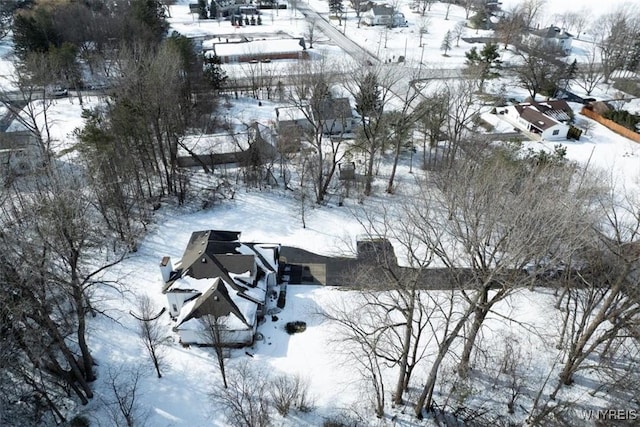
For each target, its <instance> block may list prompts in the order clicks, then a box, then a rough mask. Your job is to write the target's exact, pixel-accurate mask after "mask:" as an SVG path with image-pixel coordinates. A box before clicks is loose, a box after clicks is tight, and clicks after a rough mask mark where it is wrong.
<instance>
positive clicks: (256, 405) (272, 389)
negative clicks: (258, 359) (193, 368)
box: [211, 362, 315, 427]
mask: <svg viewBox="0 0 640 427" xmlns="http://www.w3.org/2000/svg"><path fill="white" fill-rule="evenodd" d="M227 383H228V386H227V387H223V386H222V385H220V386H218V387H216V388H215V389H214V390H213V392H212V393H211V397H212V400H213V402H214V403H216V404H217V405H218V406H220V408H223V410H224V412H225V416H226V418H227V421H228V422H229V424H230V425H236V426H241V425H242V426H255V427H266V426H268V425H270V424H271V409H272V408H273V409H275V410H276V411H277V412H278V414H280V415H281V416H282V417H286V416H288V415H289V414H290V413H291V411H293V410H295V411H298V412H303V413H306V412H312V411H313V410H314V408H315V403H314V399H313V397H312V396H311V395H310V394H309V383H308V381H307V380H305V379H303V378H302V377H300V376H299V375H287V374H280V375H277V376H269V375H267V374H265V373H264V372H259V371H257V370H255V369H253V367H252V366H250V365H249V364H248V363H246V362H244V363H240V364H239V365H238V366H236V367H234V368H233V369H230V370H229V374H228V375H227Z"/></svg>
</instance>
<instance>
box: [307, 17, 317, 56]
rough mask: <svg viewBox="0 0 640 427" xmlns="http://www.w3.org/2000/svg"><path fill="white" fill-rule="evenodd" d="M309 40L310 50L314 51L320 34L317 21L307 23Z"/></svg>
mask: <svg viewBox="0 0 640 427" xmlns="http://www.w3.org/2000/svg"><path fill="white" fill-rule="evenodd" d="M305 36H306V37H307V40H309V49H313V42H315V41H317V40H318V34H317V32H316V21H315V20H312V21H309V22H308V23H307V31H306V32H305Z"/></svg>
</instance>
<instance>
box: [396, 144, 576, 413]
mask: <svg viewBox="0 0 640 427" xmlns="http://www.w3.org/2000/svg"><path fill="white" fill-rule="evenodd" d="M484 151H485V150H482V149H478V151H474V152H470V151H467V152H466V153H465V154H466V156H465V159H463V160H459V161H457V162H456V164H455V166H454V167H453V168H452V170H449V171H448V172H447V173H446V174H443V176H442V177H440V179H439V180H437V181H436V182H435V185H436V186H437V188H438V189H439V191H438V192H437V193H435V194H434V192H433V191H432V192H431V193H432V194H431V195H428V197H424V196H423V197H424V198H423V200H421V201H420V202H419V204H416V206H415V207H414V208H413V209H410V210H409V212H410V213H411V215H413V219H411V220H407V222H410V223H411V224H412V226H413V227H414V229H415V231H414V233H416V234H418V233H420V235H421V236H424V237H422V238H421V239H420V240H421V241H423V242H425V245H428V247H429V248H430V249H431V250H432V251H433V253H434V256H435V257H437V259H438V261H439V262H440V263H442V264H444V265H446V266H447V267H448V268H450V269H451V270H450V273H449V278H450V280H451V281H452V282H451V283H452V286H453V288H454V289H459V292H460V294H459V295H460V297H461V298H462V299H463V300H464V303H463V304H462V305H461V306H459V308H458V310H459V314H458V315H457V318H455V319H453V320H452V321H448V322H447V325H449V326H448V328H450V329H447V333H446V334H445V335H443V336H442V338H441V341H440V346H439V351H438V355H437V357H436V360H435V361H434V364H433V365H432V368H431V370H430V373H429V376H428V379H427V382H426V384H425V387H424V388H423V391H422V394H421V396H420V398H419V399H418V402H417V406H416V415H417V416H421V414H422V408H423V407H425V408H426V409H427V410H430V405H431V404H432V397H433V389H434V387H435V382H436V379H437V375H438V370H439V366H440V364H441V363H442V361H443V360H444V358H445V356H446V354H447V353H448V352H449V349H450V346H451V344H452V343H453V341H455V340H456V338H457V337H458V335H459V334H460V333H461V332H462V331H463V330H464V331H465V333H464V345H463V349H462V353H461V355H460V360H459V363H458V372H459V374H460V375H461V376H465V375H466V372H467V371H468V370H469V369H470V355H471V352H472V351H473V348H474V346H475V341H476V338H477V336H478V332H479V331H480V328H482V325H483V323H484V321H485V319H486V318H487V316H488V315H489V314H490V313H491V308H492V307H493V306H494V305H495V304H497V303H498V302H499V301H502V300H504V299H505V298H507V297H508V296H510V295H511V294H512V293H513V292H515V291H516V290H517V289H518V288H522V287H524V286H526V284H527V283H529V281H530V280H531V278H530V277H529V276H527V275H525V274H523V273H522V271H523V269H525V267H526V266H527V265H529V263H531V262H532V260H533V261H535V260H538V259H540V258H541V255H542V254H544V255H546V256H547V257H548V259H547V262H553V261H558V260H559V259H564V258H562V257H564V256H566V254H567V253H570V252H571V251H573V250H575V246H574V245H578V243H579V241H578V239H577V238H576V237H575V236H576V235H580V232H581V231H582V230H583V228H581V227H580V223H578V224H576V222H575V220H574V219H573V218H574V216H575V212H578V211H580V210H581V209H580V206H581V201H578V198H576V197H575V195H567V190H568V184H569V182H570V180H571V177H572V176H573V169H572V168H570V167H567V168H566V169H565V167H564V166H558V165H552V164H549V163H547V164H544V165H543V164H542V163H540V162H539V161H537V160H535V159H532V160H531V163H529V161H516V162H515V163H512V161H509V160H507V161H506V163H503V162H504V161H505V158H504V157H503V155H504V154H508V153H505V152H502V153H500V152H494V153H491V154H490V153H484ZM508 157H509V156H507V158H508ZM512 160H514V159H513V158H512ZM509 164H510V166H507V165H509ZM485 173H486V174H489V176H490V177H489V176H486V177H482V178H481V177H480V176H481V175H484V174H485ZM476 174H479V175H476ZM559 176H560V177H562V178H558V177H559ZM489 182H491V184H489ZM431 185H432V186H433V184H431ZM549 186H551V187H553V188H556V190H550V188H551V187H549ZM556 186H557V187H556ZM483 187H484V188H483ZM545 188H546V189H549V191H547V190H544V189H545ZM561 188H562V189H563V190H560V189H561ZM541 192H544V193H545V194H554V195H558V196H557V197H560V198H561V199H562V202H560V201H557V200H556V201H551V200H550V199H548V198H546V197H544V198H541V197H537V196H535V195H540V194H541ZM423 193H426V191H425V192H423ZM558 206H565V207H567V209H566V210H564V209H563V210H562V211H560V210H559V209H558ZM547 227H548V228H547ZM543 229H544V230H546V231H541V230H543ZM447 242H448V243H447ZM448 318H451V317H450V316H449V317H448ZM463 328H464V329H463Z"/></svg>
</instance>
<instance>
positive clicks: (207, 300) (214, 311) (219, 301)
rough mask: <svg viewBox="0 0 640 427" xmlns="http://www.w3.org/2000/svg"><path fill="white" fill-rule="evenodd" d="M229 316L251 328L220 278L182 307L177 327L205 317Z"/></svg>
mask: <svg viewBox="0 0 640 427" xmlns="http://www.w3.org/2000/svg"><path fill="white" fill-rule="evenodd" d="M229 315H233V316H235V317H237V318H238V319H239V320H240V321H241V322H242V323H244V324H245V325H247V326H251V325H250V324H249V322H248V321H247V319H246V317H245V315H244V313H243V312H242V310H240V308H239V307H238V305H237V304H236V303H235V302H234V300H233V298H232V297H231V296H230V295H229V291H228V289H227V287H226V286H225V283H224V282H223V281H222V280H220V278H216V279H214V281H213V283H212V284H211V286H209V288H208V289H207V290H206V291H205V292H204V293H202V294H200V295H199V296H197V297H196V298H194V299H192V300H190V301H189V302H187V303H186V304H185V305H184V306H183V307H182V310H180V315H179V316H178V318H177V319H176V326H180V325H181V324H183V323H185V322H187V321H189V320H191V319H194V318H195V319H199V318H201V317H203V316H213V317H215V318H222V317H226V316H229Z"/></svg>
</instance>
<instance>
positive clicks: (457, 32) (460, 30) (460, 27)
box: [420, 21, 466, 47]
mask: <svg viewBox="0 0 640 427" xmlns="http://www.w3.org/2000/svg"><path fill="white" fill-rule="evenodd" d="M465 28H466V25H465V23H464V21H458V22H457V23H456V25H455V27H453V30H451V35H452V36H453V38H455V39H456V47H460V38H462V36H463V35H464V31H465ZM421 41H422V40H421ZM420 46H422V44H420Z"/></svg>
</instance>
